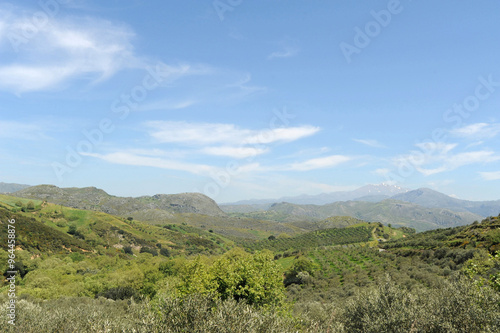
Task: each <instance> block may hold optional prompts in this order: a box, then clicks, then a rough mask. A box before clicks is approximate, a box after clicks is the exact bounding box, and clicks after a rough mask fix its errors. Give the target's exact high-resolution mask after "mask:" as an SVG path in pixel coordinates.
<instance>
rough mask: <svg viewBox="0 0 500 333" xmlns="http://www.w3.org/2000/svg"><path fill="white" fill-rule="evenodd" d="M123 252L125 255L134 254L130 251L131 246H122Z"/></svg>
mask: <svg viewBox="0 0 500 333" xmlns="http://www.w3.org/2000/svg"><path fill="white" fill-rule="evenodd" d="M123 252H125V253H126V254H134V252H133V251H132V246H130V245H126V246H124V247H123Z"/></svg>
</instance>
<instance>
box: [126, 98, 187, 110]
mask: <svg viewBox="0 0 500 333" xmlns="http://www.w3.org/2000/svg"><path fill="white" fill-rule="evenodd" d="M194 104H196V101H194V100H190V99H186V100H180V101H172V100H161V101H155V102H151V103H147V104H144V105H140V106H138V107H137V108H136V109H135V110H134V111H156V110H181V109H185V108H188V107H190V106H192V105H194Z"/></svg>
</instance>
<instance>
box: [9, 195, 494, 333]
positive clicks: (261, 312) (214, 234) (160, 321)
mask: <svg viewBox="0 0 500 333" xmlns="http://www.w3.org/2000/svg"><path fill="white" fill-rule="evenodd" d="M294 209H295V208H294ZM9 219H15V220H16V223H15V225H16V241H17V247H16V251H15V253H16V260H17V264H16V270H18V272H19V273H18V275H17V277H16V293H17V296H18V299H19V301H18V303H17V308H16V311H17V314H16V315H17V322H16V330H17V331H19V330H21V331H23V332H57V331H61V330H66V331H75V330H76V331H81V332H94V331H96V332H100V331H110V332H113V331H116V332H120V331H125V332H128V331H132V329H133V330H135V331H136V332H158V333H159V332H177V331H178V332H181V331H189V332H217V331H219V330H218V327H219V328H220V327H228V329H229V331H236V332H240V331H241V332H245V331H246V332H255V331H262V332H268V331H275V332H292V331H294V332H295V331H298V332H328V331H330V332H372V331H373V332H379V331H383V330H387V329H388V328H390V329H391V331H394V332H399V331H405V332H406V331H411V330H414V329H415V330H416V331H419V332H444V331H446V332H448V331H451V332H460V331H461V330H462V329H463V327H464V326H463V325H464V323H466V325H468V327H469V328H470V331H474V332H493V331H494V329H495V328H497V327H498V324H500V323H499V318H500V256H499V255H498V254H497V251H498V248H499V247H500V237H499V230H500V223H499V219H498V217H491V218H488V219H483V220H482V221H481V222H475V223H473V224H470V225H466V226H458V227H453V228H442V229H436V230H430V231H425V232H421V233H415V230H413V229H411V228H408V227H399V228H394V227H390V226H388V225H383V224H382V223H380V222H364V221H362V220H359V219H357V218H353V217H349V216H336V217H329V218H326V219H323V220H318V221H311V220H302V221H300V220H297V221H295V222H293V223H282V222H277V221H272V220H256V219H251V218H248V217H245V218H243V217H235V216H208V215H203V214H196V213H175V212H174V213H172V217H170V218H169V219H166V220H161V221H147V222H142V221H139V220H136V219H135V218H134V217H133V216H128V217H122V216H114V215H110V214H106V213H104V212H100V211H95V210H82V209H76V208H70V207H65V206H64V205H61V204H53V203H50V202H46V201H43V200H34V199H29V198H16V197H13V196H7V195H0V222H1V223H0V237H1V238H2V239H7V233H8V232H7V224H6V223H7V221H8V220H9ZM167 221H169V223H167ZM400 225H401V224H395V226H396V227H398V226H400ZM226 236H227V237H226ZM237 246H239V247H237ZM8 250H9V248H8V246H5V245H2V247H1V248H0V270H1V271H2V272H5V271H6V270H7V263H8V258H9V252H8ZM8 289H9V282H8V281H7V280H5V279H4V280H3V281H2V282H1V285H0V304H2V305H0V306H1V307H2V310H4V311H7V304H8V303H7V301H8V297H7V293H8ZM68 297H69V298H68ZM41 300H45V301H44V302H41ZM428 309H434V310H433V311H432V312H430V311H428ZM359 318H364V320H363V321H361V322H360V320H359ZM174 327H175V328H176V329H173V328H174ZM17 331H16V332H17ZM7 332H15V331H14V330H12V329H11V327H7Z"/></svg>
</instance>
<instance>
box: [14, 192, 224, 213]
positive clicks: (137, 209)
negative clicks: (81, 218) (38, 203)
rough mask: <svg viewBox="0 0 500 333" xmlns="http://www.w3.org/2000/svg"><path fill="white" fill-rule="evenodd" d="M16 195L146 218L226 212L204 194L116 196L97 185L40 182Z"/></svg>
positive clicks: (79, 207)
mask: <svg viewBox="0 0 500 333" xmlns="http://www.w3.org/2000/svg"><path fill="white" fill-rule="evenodd" d="M14 194H15V195H16V196H19V197H23V198H29V199H39V200H46V201H48V202H52V203H55V204H58V205H63V206H67V207H73V208H78V209H88V210H97V211H102V212H104V213H108V214H112V215H119V216H132V217H135V218H140V219H144V220H155V219H167V218H170V217H172V216H173V215H174V214H178V213H196V214H202V215H208V216H225V215H226V214H225V213H224V212H223V211H222V210H221V209H220V208H219V206H218V205H217V203H216V202H215V201H214V200H212V199H210V198H209V197H207V196H206V195H203V194H201V193H180V194H156V195H153V196H143V197H138V198H132V197H117V196H113V195H110V194H108V193H106V192H105V191H103V190H101V189H98V188H95V187H85V188H76V187H72V188H60V187H57V186H54V185H38V186H32V187H29V188H26V189H23V190H20V191H17V192H15V193H14Z"/></svg>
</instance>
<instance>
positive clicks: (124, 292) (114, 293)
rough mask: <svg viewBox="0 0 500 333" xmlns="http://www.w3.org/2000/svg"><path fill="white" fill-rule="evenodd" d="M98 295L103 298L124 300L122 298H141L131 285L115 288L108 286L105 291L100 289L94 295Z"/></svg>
mask: <svg viewBox="0 0 500 333" xmlns="http://www.w3.org/2000/svg"><path fill="white" fill-rule="evenodd" d="M95 297H96V298H98V297H104V298H109V299H112V300H114V301H116V300H124V299H129V298H132V297H133V298H134V299H141V296H140V294H139V293H138V292H137V291H136V290H135V289H134V288H132V287H115V288H110V289H108V290H106V291H102V292H100V293H98V294H97V295H96V296H95Z"/></svg>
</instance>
